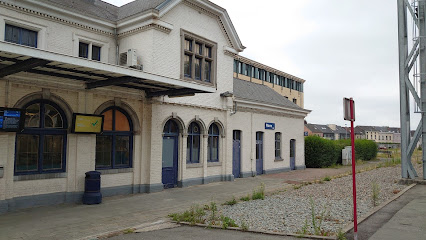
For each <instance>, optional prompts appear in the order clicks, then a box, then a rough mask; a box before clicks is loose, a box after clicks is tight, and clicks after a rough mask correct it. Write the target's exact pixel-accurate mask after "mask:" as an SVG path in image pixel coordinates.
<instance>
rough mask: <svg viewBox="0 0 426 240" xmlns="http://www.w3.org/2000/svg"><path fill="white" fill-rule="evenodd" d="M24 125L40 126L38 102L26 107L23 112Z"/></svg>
mask: <svg viewBox="0 0 426 240" xmlns="http://www.w3.org/2000/svg"><path fill="white" fill-rule="evenodd" d="M25 127H40V104H39V103H36V104H32V105H30V106H28V107H27V109H26V113H25Z"/></svg>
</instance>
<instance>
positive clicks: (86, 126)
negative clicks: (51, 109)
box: [72, 113, 104, 133]
mask: <svg viewBox="0 0 426 240" xmlns="http://www.w3.org/2000/svg"><path fill="white" fill-rule="evenodd" d="M103 123H104V116H103V115H91V114H80V113H74V115H73V121H72V132H73V133H101V132H102V131H103Z"/></svg>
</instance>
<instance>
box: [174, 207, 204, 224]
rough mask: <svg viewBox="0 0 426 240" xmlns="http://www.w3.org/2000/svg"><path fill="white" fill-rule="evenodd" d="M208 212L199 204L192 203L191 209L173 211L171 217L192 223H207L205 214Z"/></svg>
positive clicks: (177, 220)
mask: <svg viewBox="0 0 426 240" xmlns="http://www.w3.org/2000/svg"><path fill="white" fill-rule="evenodd" d="M205 215H206V212H205V210H204V208H201V207H199V206H198V205H192V206H191V208H190V209H189V210H186V211H184V212H183V213H172V214H169V217H170V218H172V220H173V221H176V222H178V223H179V222H189V223H191V224H196V223H205V220H204V216H205Z"/></svg>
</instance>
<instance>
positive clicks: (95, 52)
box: [92, 46, 101, 61]
mask: <svg viewBox="0 0 426 240" xmlns="http://www.w3.org/2000/svg"><path fill="white" fill-rule="evenodd" d="M92 60H97V61H100V60H101V47H98V46H92Z"/></svg>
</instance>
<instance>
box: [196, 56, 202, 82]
mask: <svg viewBox="0 0 426 240" xmlns="http://www.w3.org/2000/svg"><path fill="white" fill-rule="evenodd" d="M195 79H201V59H199V58H195Z"/></svg>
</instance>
